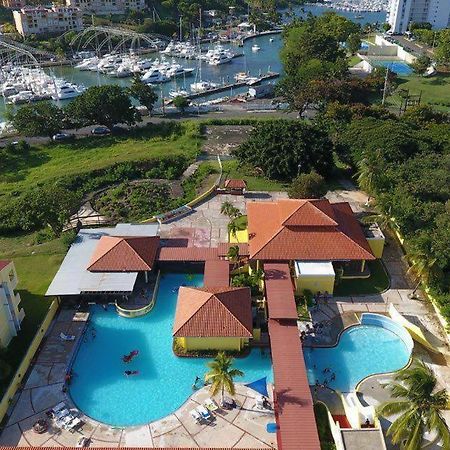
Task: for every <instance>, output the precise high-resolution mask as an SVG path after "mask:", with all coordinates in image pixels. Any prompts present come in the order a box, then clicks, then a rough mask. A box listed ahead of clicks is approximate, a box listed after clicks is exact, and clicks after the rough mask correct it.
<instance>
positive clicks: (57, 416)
mask: <svg viewBox="0 0 450 450" xmlns="http://www.w3.org/2000/svg"><path fill="white" fill-rule="evenodd" d="M69 414H70V413H69V410H68V409H67V408H64V409H61V410H59V411H58V412H57V413H56V414H55V416H54V419H55V420H60V419H62V418H63V417H66V416H68V415H69Z"/></svg>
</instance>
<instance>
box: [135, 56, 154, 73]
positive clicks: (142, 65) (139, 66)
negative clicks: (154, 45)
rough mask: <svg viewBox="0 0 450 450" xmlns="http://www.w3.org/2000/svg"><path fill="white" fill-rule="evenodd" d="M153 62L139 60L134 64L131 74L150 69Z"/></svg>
mask: <svg viewBox="0 0 450 450" xmlns="http://www.w3.org/2000/svg"><path fill="white" fill-rule="evenodd" d="M152 65H153V61H152V60H151V59H141V60H139V61H137V62H136V64H135V65H134V66H133V68H132V70H133V72H135V73H136V72H143V71H144V70H148V69H150V68H151V67H152Z"/></svg>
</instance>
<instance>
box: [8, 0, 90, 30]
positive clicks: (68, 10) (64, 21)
mask: <svg viewBox="0 0 450 450" xmlns="http://www.w3.org/2000/svg"><path fill="white" fill-rule="evenodd" d="M13 16H14V23H15V25H16V29H17V31H18V32H19V33H20V34H21V35H22V36H29V35H30V34H56V33H59V34H61V33H65V32H66V31H71V30H73V31H81V30H82V29H83V15H82V12H81V10H80V9H79V8H72V7H65V6H52V7H51V8H44V7H43V6H35V7H34V6H25V7H23V8H22V9H20V10H18V11H13Z"/></svg>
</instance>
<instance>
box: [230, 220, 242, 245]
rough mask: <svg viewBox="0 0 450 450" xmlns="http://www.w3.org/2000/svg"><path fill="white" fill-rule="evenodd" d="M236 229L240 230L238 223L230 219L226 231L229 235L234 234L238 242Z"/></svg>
mask: <svg viewBox="0 0 450 450" xmlns="http://www.w3.org/2000/svg"><path fill="white" fill-rule="evenodd" d="M238 231H240V227H239V225H238V224H237V223H236V221H234V220H232V221H231V222H230V223H229V224H228V233H230V235H231V236H234V238H235V239H236V241H237V242H239V239H238Z"/></svg>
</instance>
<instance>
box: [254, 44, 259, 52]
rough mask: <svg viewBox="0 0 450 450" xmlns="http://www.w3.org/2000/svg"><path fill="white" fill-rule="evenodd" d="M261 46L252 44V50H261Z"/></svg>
mask: <svg viewBox="0 0 450 450" xmlns="http://www.w3.org/2000/svg"><path fill="white" fill-rule="evenodd" d="M260 50H261V47H260V46H259V45H258V44H254V45H252V52H259V51H260Z"/></svg>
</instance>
